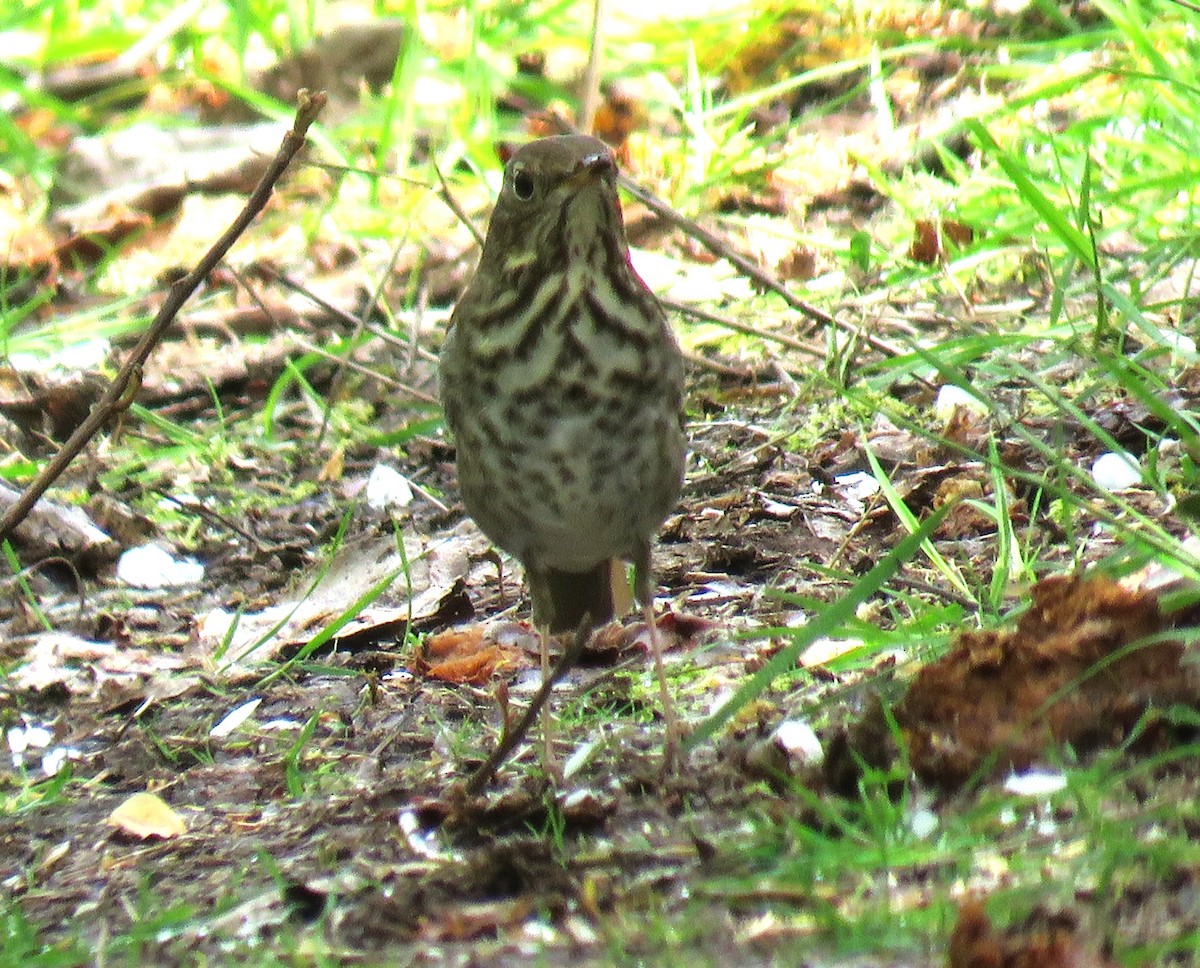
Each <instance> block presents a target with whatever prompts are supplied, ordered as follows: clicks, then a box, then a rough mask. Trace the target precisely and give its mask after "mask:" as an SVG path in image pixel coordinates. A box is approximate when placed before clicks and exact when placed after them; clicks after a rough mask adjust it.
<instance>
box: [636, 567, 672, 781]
mask: <svg viewBox="0 0 1200 968" xmlns="http://www.w3.org/2000/svg"><path fill="white" fill-rule="evenodd" d="M633 581H634V591H635V593H636V595H637V597H638V601H640V602H641V603H642V616H643V618H644V619H645V622H646V629H647V631H648V632H649V634H650V651H651V652H652V653H654V675H655V678H657V679H658V693H659V699H660V701H661V702H662V711H663V723H664V725H665V727H666V737H665V739H664V740H663V772H665V773H670V772H673V771H674V770H675V769H676V768H677V767H678V766H679V761H680V742H681V740H682V738H683V737H682V734H681V732H680V728H679V716H678V714H677V713H676V711H675V703H674V701H673V700H672V699H671V690H670V689H668V688H667V675H666V672H665V671H664V669H663V660H662V640H661V639H660V638H659V635H658V624H657V623H656V622H655V621H654V582H653V580H652V578H651V573H650V546H649V544H646V545H645V546H644V547H643V548H641V549H639V552H638V555H637V557H636V558H635V559H634V562H633Z"/></svg>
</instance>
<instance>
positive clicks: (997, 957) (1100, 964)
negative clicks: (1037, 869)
mask: <svg viewBox="0 0 1200 968" xmlns="http://www.w3.org/2000/svg"><path fill="white" fill-rule="evenodd" d="M1078 934H1079V928H1078V925H1077V924H1076V922H1075V919H1074V918H1073V917H1072V916H1071V915H1069V914H1047V913H1044V912H1041V911H1035V912H1034V913H1033V914H1032V915H1030V917H1029V918H1028V919H1026V922H1025V923H1024V924H1021V925H1016V926H1014V927H1011V928H1008V929H1007V930H1004V931H997V930H996V929H995V928H994V927H992V922H991V920H990V919H989V918H988V916H987V912H986V911H984V908H983V902H982V901H981V900H979V899H978V898H970V899H969V900H967V901H966V902H964V903H963V905H962V906H961V907H960V908H959V911H958V922H957V923H956V924H955V925H954V933H953V934H952V935H951V936H950V948H949V951H948V952H947V959H946V964H947V966H948V968H1116V965H1115V963H1114V962H1112V961H1110V960H1109V959H1107V958H1105V957H1104V956H1103V955H1101V954H1099V953H1098V952H1096V951H1094V950H1088V949H1087V947H1086V946H1085V945H1084V944H1082V943H1081V942H1080V940H1079V937H1078Z"/></svg>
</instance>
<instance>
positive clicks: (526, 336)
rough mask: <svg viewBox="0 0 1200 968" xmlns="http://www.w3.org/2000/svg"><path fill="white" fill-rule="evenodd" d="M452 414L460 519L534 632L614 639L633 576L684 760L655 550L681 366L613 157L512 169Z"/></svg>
mask: <svg viewBox="0 0 1200 968" xmlns="http://www.w3.org/2000/svg"><path fill="white" fill-rule="evenodd" d="M441 397H442V404H443V406H444V408H445V412H446V420H447V423H448V424H449V425H450V429H451V430H452V431H453V433H454V437H455V440H456V444H457V451H458V480H459V486H460V488H461V490H462V496H463V501H464V502H465V504H466V507H467V510H468V511H469V512H470V514H471V516H472V517H473V518H474V519H475V521H476V522H477V523H478V524H479V526H480V528H482V529H483V531H484V533H486V534H487V535H488V537H490V538H491V539H492V540H493V541H494V542H495V543H496V544H497V545H498V546H499V547H500V548H502V549H504V550H505V551H507V552H509V553H510V554H512V555H513V556H514V557H516V558H517V559H518V560H519V561H520V562H521V564H522V565H523V566H524V568H525V573H526V576H527V578H528V581H529V587H530V592H531V597H532V600H533V619H534V623H535V625H537V626H539V627H540V628H541V629H543V630H545V631H549V632H564V631H569V630H573V629H577V628H578V627H579V626H580V625H581V624H582V623H585V622H586V623H587V624H588V625H590V626H595V625H599V624H602V623H604V622H607V621H609V620H610V619H611V618H613V597H612V586H611V581H610V577H611V569H612V563H613V561H614V559H624V560H626V561H630V562H632V563H633V565H634V575H635V583H634V589H635V592H636V594H637V596H638V598H639V599H640V601H641V602H642V605H643V607H644V609H645V615H646V621H647V623H648V624H649V629H650V638H651V647H652V650H653V652H654V662H655V671H656V674H657V676H658V680H659V685H660V688H661V692H662V701H663V705H664V717H665V719H666V723H667V731H668V732H667V751H668V756H669V757H673V755H674V752H675V746H676V742H677V738H678V732H677V724H676V719H675V714H674V709H673V706H672V703H671V700H670V696H669V694H668V691H667V687H666V681H665V678H664V676H663V671H662V656H661V649H660V645H659V639H658V634H657V629H656V627H655V625H654V621H653V587H654V586H653V582H652V578H651V570H650V544H651V540H652V539H653V537H654V536H655V534H656V533H657V532H658V529H659V528H660V527H661V525H662V522H663V520H664V519H665V518H666V516H667V514H668V513H669V512H670V510H671V509H672V507H674V505H675V502H676V499H677V498H678V496H679V489H680V486H681V483H682V477H683V464H684V454H685V447H686V443H685V439H684V432H683V361H682V357H681V355H680V352H679V347H678V345H677V343H676V341H675V337H674V336H673V334H672V332H671V330H670V327H669V326H668V324H667V320H666V317H665V316H664V314H663V311H662V309H661V307H660V306H659V304H658V301H657V300H656V299H655V298H654V295H653V293H651V292H650V290H649V289H648V288H647V287H646V284H645V283H644V282H643V281H642V280H641V278H640V277H639V276H638V274H637V273H636V272H635V271H634V269H633V266H632V265H631V264H630V261H629V248H628V244H627V242H626V239H625V227H624V223H623V220H622V216H621V205H620V202H619V200H618V198H617V190H616V163H615V161H614V159H613V156H612V153H611V152H610V151H609V149H608V148H607V147H606V146H605V145H604V144H603V143H602V142H600V141H598V140H596V139H595V138H590V137H586V136H583V135H566V136H560V137H552V138H544V139H542V140H540V141H534V142H531V143H530V144H527V145H525V146H524V147H522V148H521V149H520V150H518V151H517V152H516V153H515V154H514V155H513V156H512V158H511V159H510V160H509V162H508V165H507V167H506V169H505V173H504V184H503V187H502V188H501V190H500V197H499V199H498V200H497V202H496V207H495V210H494V212H493V213H492V218H491V223H490V225H489V227H488V234H487V240H486V241H485V243H484V246H483V254H482V256H481V258H480V262H479V268H478V269H477V271H476V273H475V276H474V278H473V279H472V280H471V283H470V285H469V286H468V287H467V290H466V292H465V293H464V294H463V297H462V299H461V300H460V301H459V303H458V305H457V306H456V307H455V310H454V314H453V316H452V317H451V320H450V329H449V331H448V332H447V334H446V340H445V344H444V346H443V348H442V354H441ZM546 655H547V653H546V652H545V648H544V646H543V660H542V661H543V674H544V673H545V670H546V668H547V659H546Z"/></svg>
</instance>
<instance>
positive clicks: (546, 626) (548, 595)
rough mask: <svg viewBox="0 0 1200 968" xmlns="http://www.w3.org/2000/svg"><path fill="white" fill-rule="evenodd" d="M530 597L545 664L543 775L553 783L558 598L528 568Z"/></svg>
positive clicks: (555, 775)
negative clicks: (553, 645) (553, 641)
mask: <svg viewBox="0 0 1200 968" xmlns="http://www.w3.org/2000/svg"><path fill="white" fill-rule="evenodd" d="M525 577H526V580H527V581H528V582H529V596H530V598H531V599H532V600H533V627H534V630H535V631H536V632H537V637H538V651H539V653H540V657H541V660H542V686H541V693H545V695H544V696H543V698H542V707H541V708H542V756H541V760H542V771H543V772H544V773H545V774H546V776H547V777H548V778H550V779H557V778H558V762H557V760H556V759H555V757H554V735H553V734H554V714H553V713H552V711H551V709H550V700H549V697H550V687H551V686H552V685H553V680H552V679H551V677H550V629H551V627H552V626H553V624H554V596H553V594H552V592H551V588H550V581H549V578H548V577H547V576H546V575H545V574H544V573H543V572H541V571H538V570H537V569H536V568H532V567H526V569H525ZM541 693H539V695H540V694H541Z"/></svg>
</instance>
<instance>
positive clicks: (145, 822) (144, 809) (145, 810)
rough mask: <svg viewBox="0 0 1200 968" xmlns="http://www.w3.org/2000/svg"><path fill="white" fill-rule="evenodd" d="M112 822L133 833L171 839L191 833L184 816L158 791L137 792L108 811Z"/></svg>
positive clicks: (135, 835) (115, 825)
mask: <svg viewBox="0 0 1200 968" xmlns="http://www.w3.org/2000/svg"><path fill="white" fill-rule="evenodd" d="M108 822H109V823H110V824H111V825H112V826H114V827H117V828H118V829H120V830H122V831H124V832H125V833H127V834H129V835H130V836H133V837H141V838H142V839H143V840H145V839H146V838H148V837H159V838H161V839H162V840H169V839H170V838H172V837H178V836H180V835H181V834H186V833H187V824H186V823H184V820H183V817H181V816H180V815H179V814H177V813H176V812H175V811H174V810H172V809H171V808H170V807H169V806H168V805H167V803H166V801H165V800H163V798H162V797H160V796H158V794H156V793H145V792H143V793H135V794H134V795H133V796H131V797H129V799H127V800H125V801H124V802H123V803H122V804H121V805H120V806H118V807H117V808H116V809H115V810H114V811H113V812H112V813H110V814H109V815H108Z"/></svg>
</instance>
